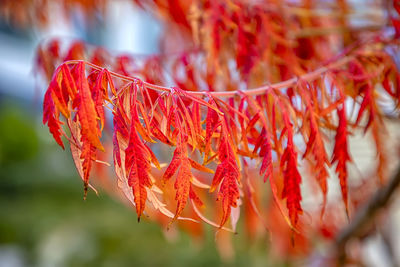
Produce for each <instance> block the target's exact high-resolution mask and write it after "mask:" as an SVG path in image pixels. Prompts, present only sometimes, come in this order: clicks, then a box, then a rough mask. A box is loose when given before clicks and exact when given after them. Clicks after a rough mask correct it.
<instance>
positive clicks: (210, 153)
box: [10, 0, 400, 242]
mask: <svg viewBox="0 0 400 267" xmlns="http://www.w3.org/2000/svg"><path fill="white" fill-rule="evenodd" d="M72 2H76V3H79V1H72ZM82 2H85V1H82ZM133 2H134V4H136V5H138V6H139V7H140V8H142V9H145V10H147V11H150V12H153V14H155V15H156V16H158V18H159V19H160V20H161V21H162V22H163V23H164V35H163V36H162V38H161V41H160V43H161V46H160V47H161V51H162V53H160V54H158V55H152V56H143V55H137V56H135V55H113V53H112V52H109V51H106V49H104V48H96V47H93V46H91V45H87V44H85V43H83V42H79V41H76V42H72V43H71V44H70V45H69V47H68V48H67V49H65V46H64V48H62V45H61V41H60V40H58V39H54V40H51V41H48V42H45V43H43V45H41V46H40V47H39V49H38V56H37V68H38V71H39V72H41V73H42V74H44V76H45V77H47V78H48V79H49V81H50V82H49V87H48V89H47V91H46V93H45V97H44V103H43V123H44V124H47V126H48V127H49V130H50V133H51V134H52V135H53V137H54V139H55V141H56V142H57V143H58V144H59V145H60V146H61V147H62V148H64V146H65V141H66V142H67V143H69V146H70V150H71V153H72V157H73V159H74V162H75V165H76V167H77V170H78V173H79V174H80V176H81V178H82V180H83V183H84V188H85V196H86V191H87V188H88V187H93V186H92V183H93V185H94V184H96V183H98V184H101V183H102V182H101V181H96V178H97V177H98V175H96V172H97V171H96V169H97V168H98V166H99V165H104V164H106V165H110V163H111V165H112V167H109V169H110V170H113V171H114V175H112V176H111V177H116V179H113V181H116V182H114V183H115V184H117V185H118V188H119V189H120V191H121V192H123V194H124V196H125V197H126V199H128V200H129V201H130V202H131V204H132V205H133V206H135V209H136V212H137V216H138V219H140V218H141V217H142V216H143V215H146V216H147V215H148V216H149V217H150V218H154V219H156V220H158V221H160V222H161V223H163V224H165V219H160V217H159V214H162V215H163V216H165V217H167V218H169V220H168V221H167V224H168V225H170V226H171V223H172V222H174V221H176V220H178V221H181V220H183V221H184V220H188V221H192V223H196V222H200V221H204V222H205V223H208V224H211V225H213V226H215V227H216V228H222V229H225V230H227V231H232V232H236V223H237V221H238V218H239V214H240V212H241V210H242V214H244V215H245V216H252V218H253V219H254V218H257V220H259V224H261V225H264V226H266V227H267V228H269V229H271V231H273V230H274V226H273V225H270V222H268V220H269V217H270V218H276V217H277V214H279V216H280V219H276V222H278V220H282V219H283V220H284V221H286V223H287V225H288V229H289V231H288V233H291V234H292V235H293V234H295V235H296V237H295V238H297V239H298V240H297V241H296V242H305V241H304V240H303V241H301V240H300V239H301V238H302V237H299V236H297V234H298V233H302V232H304V231H306V230H305V229H307V226H306V225H307V218H306V217H307V216H303V214H304V209H303V207H302V199H303V198H304V196H303V189H302V184H303V181H304V180H305V179H308V180H310V182H311V183H315V184H317V185H318V188H319V191H320V193H319V194H321V195H322V199H318V198H316V199H317V200H316V201H318V204H316V206H318V209H319V213H320V214H318V212H317V213H315V214H313V216H315V217H316V218H319V217H318V216H319V215H321V216H322V217H323V216H324V214H325V213H327V214H326V216H327V217H330V216H332V212H341V211H340V210H339V211H338V207H336V208H335V210H334V211H333V210H332V209H331V210H327V209H326V207H327V206H328V205H329V201H328V200H327V193H328V190H329V188H328V182H327V181H328V178H329V177H330V173H329V169H330V168H333V169H334V170H335V172H336V174H337V177H338V180H339V183H340V188H341V194H342V199H343V206H342V207H341V209H342V211H344V212H346V213H347V214H348V216H350V217H351V214H349V213H350V210H351V208H350V206H351V205H353V202H352V201H351V196H350V195H349V190H348V180H349V178H350V177H349V171H348V168H349V166H350V165H351V161H352V160H351V156H350V152H349V149H348V139H349V135H350V134H351V132H353V131H356V130H358V129H363V130H364V131H365V132H371V133H372V136H373V138H374V142H375V144H376V147H377V151H381V153H379V154H378V167H377V176H378V177H379V178H376V179H378V180H379V181H380V182H379V183H380V184H384V183H385V181H386V179H387V177H386V176H385V172H384V171H383V170H384V169H385V163H386V160H385V153H383V149H382V144H383V143H384V142H385V140H384V139H383V138H382V135H381V129H384V127H385V123H384V118H385V116H387V115H388V114H387V113H385V111H384V109H382V108H381V102H382V100H383V99H384V100H385V101H386V103H389V105H391V106H392V107H394V108H397V107H398V105H399V101H400V72H399V69H398V68H397V65H396V60H398V58H397V54H398V52H399V49H398V48H399V39H398V37H399V35H400V34H399V32H400V26H399V25H400V23H399V19H398V16H399V14H398V12H399V5H400V4H399V1H394V2H393V5H390V7H388V8H387V9H385V12H386V13H385V14H386V15H379V14H378V15H377V17H376V18H375V19H374V20H372V22H373V24H372V25H367V26H365V27H358V28H357V27H356V26H355V25H354V24H355V23H354V22H353V21H352V18H351V16H350V14H351V12H352V11H354V8H356V7H354V6H352V5H350V4H349V3H347V1H328V2H330V3H331V4H330V5H328V4H326V3H325V2H326V1H321V3H318V1H306V0H305V1H297V2H296V3H293V1H255V2H247V1H207V0H203V1H183V0H182V1H153V2H147V1H133ZM264 2H265V3H264ZM383 2H385V1H370V2H369V3H370V9H371V10H372V9H374V8H377V7H380V9H383V7H382V6H384V4H383ZM10 5H11V4H10ZM321 14H322V15H321ZM361 15H362V14H361ZM324 16H325V17H324ZM397 64H398V62H397ZM352 114H356V115H355V116H352ZM63 137H64V138H65V139H64V140H63ZM330 142H333V150H331V149H329V148H328V144H329V143H330ZM104 153H106V154H104ZM104 155H110V156H109V157H108V156H104ZM111 155H112V159H111ZM104 159H106V160H104ZM104 161H106V162H104ZM107 162H108V163H107ZM305 166H308V167H309V168H310V169H312V170H313V171H312V172H311V174H312V175H309V174H308V175H305V174H304V170H303V169H304V167H305ZM253 169H257V170H258V171H257V172H254V171H252V170H253ZM332 179H334V178H332ZM371 179H375V178H371ZM255 185H257V186H255ZM268 194H270V196H271V199H273V203H272V204H271V205H268V206H269V208H267V207H265V206H266V205H265V204H262V202H263V201H265V196H266V195H268ZM316 194H317V193H316ZM263 207H264V208H265V209H264V208H263ZM245 220H246V223H248V224H249V225H250V226H248V229H249V230H248V231H251V227H252V226H251V225H253V224H254V221H252V220H251V219H250V218H246V219H245ZM274 220H275V219H274ZM228 221H230V225H229V226H228V224H227V222H228ZM318 227H320V229H321V232H323V233H324V234H325V235H326V236H327V237H332V236H334V233H332V231H333V232H335V231H336V230H333V227H329V226H327V225H326V224H325V223H323V222H322V221H321V224H320V225H319V226H318Z"/></svg>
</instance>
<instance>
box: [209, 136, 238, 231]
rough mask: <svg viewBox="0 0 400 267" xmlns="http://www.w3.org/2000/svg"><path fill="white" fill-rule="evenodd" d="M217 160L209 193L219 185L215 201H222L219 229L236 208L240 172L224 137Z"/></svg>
mask: <svg viewBox="0 0 400 267" xmlns="http://www.w3.org/2000/svg"><path fill="white" fill-rule="evenodd" d="M225 134H226V133H225ZM218 158H219V159H220V160H221V163H220V164H219V165H218V167H217V170H216V172H215V175H214V178H213V181H212V184H211V188H210V191H211V192H212V191H214V190H215V189H216V188H217V186H218V185H219V184H220V183H221V186H220V189H219V192H218V197H217V200H222V218H221V222H220V227H222V226H223V225H224V224H225V223H226V221H227V220H228V218H229V216H230V215H231V208H232V207H237V200H238V199H239V197H240V195H239V187H238V183H239V182H240V172H239V168H238V166H237V163H236V159H235V155H234V152H233V150H232V147H231V145H230V144H229V141H228V140H227V139H226V137H222V139H221V143H220V146H219V149H218Z"/></svg>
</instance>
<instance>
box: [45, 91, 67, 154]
mask: <svg viewBox="0 0 400 267" xmlns="http://www.w3.org/2000/svg"><path fill="white" fill-rule="evenodd" d="M46 123H47V126H48V127H49V131H50V133H51V134H52V135H53V137H54V140H56V142H57V144H59V145H60V146H61V147H62V148H63V149H64V144H63V142H62V140H61V130H62V129H61V125H62V122H61V121H60V120H59V119H58V112H57V111H56V108H55V106H54V102H53V99H52V97H51V88H50V87H49V89H47V92H46V94H45V95H44V101H43V124H46Z"/></svg>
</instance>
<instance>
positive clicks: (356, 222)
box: [336, 168, 400, 262]
mask: <svg viewBox="0 0 400 267" xmlns="http://www.w3.org/2000/svg"><path fill="white" fill-rule="evenodd" d="M399 185H400V168H399V169H398V170H397V172H396V174H395V175H394V177H393V178H392V180H390V182H389V183H388V184H386V185H385V186H384V187H382V188H380V189H379V190H378V191H377V192H376V193H375V194H374V196H373V197H372V198H371V199H370V200H369V201H368V202H367V203H366V204H365V205H364V206H363V207H362V208H361V209H359V211H358V212H357V213H356V215H355V217H354V219H353V220H352V222H351V223H350V224H349V225H348V226H347V227H346V228H345V229H343V231H342V232H341V233H339V235H338V237H337V238H336V249H337V253H338V254H337V256H338V259H339V261H340V262H343V260H344V258H345V247H346V244H347V242H348V241H349V240H351V239H352V238H356V237H359V236H360V235H361V234H362V233H363V230H365V227H366V226H367V225H368V224H369V223H371V222H373V218H374V217H375V215H376V214H377V213H378V212H379V210H380V209H381V208H383V207H385V206H386V205H387V204H388V202H389V200H390V198H391V197H392V196H393V194H394V192H395V191H396V189H397V187H399Z"/></svg>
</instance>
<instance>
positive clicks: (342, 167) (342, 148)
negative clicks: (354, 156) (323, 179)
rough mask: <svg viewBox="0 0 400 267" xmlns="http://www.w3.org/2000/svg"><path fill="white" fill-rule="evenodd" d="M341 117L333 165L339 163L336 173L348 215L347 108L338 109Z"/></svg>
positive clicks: (348, 156) (348, 158) (349, 159)
mask: <svg viewBox="0 0 400 267" xmlns="http://www.w3.org/2000/svg"><path fill="white" fill-rule="evenodd" d="M337 114H338V117H339V125H338V127H337V130H336V136H335V147H334V148H333V157H332V164H333V163H335V162H337V165H336V173H337V174H338V176H339V180H340V188H341V190H342V197H343V202H344V205H345V207H346V213H347V214H348V196H347V194H348V193H347V191H348V190H347V176H348V174H347V166H346V163H347V162H350V161H351V158H350V155H349V152H348V145H347V119H346V109H345V106H344V105H343V107H342V108H341V109H337Z"/></svg>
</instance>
